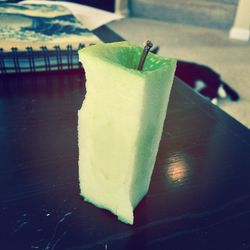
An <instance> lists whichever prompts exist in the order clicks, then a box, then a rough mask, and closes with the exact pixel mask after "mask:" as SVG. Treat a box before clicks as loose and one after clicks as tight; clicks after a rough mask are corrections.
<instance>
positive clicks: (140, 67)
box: [137, 40, 153, 71]
mask: <svg viewBox="0 0 250 250" xmlns="http://www.w3.org/2000/svg"><path fill="white" fill-rule="evenodd" d="M144 44H145V45H144V49H143V51H142V55H141V58H140V62H139V64H138V67H137V70H140V71H142V70H143V66H144V63H145V60H146V57H147V55H148V52H149V51H150V49H151V48H152V47H153V43H152V42H151V41H149V40H147V41H146V42H145V43H144Z"/></svg>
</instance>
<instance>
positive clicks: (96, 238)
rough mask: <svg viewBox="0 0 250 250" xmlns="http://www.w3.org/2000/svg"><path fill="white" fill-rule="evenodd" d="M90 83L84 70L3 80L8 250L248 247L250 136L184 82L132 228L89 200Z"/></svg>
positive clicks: (0, 216)
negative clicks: (81, 135)
mask: <svg viewBox="0 0 250 250" xmlns="http://www.w3.org/2000/svg"><path fill="white" fill-rule="evenodd" d="M84 82H85V79H84V72H83V71H82V70H75V71H68V72H54V73H33V74H16V75H9V76H2V77H1V78H0V123H1V126H0V149H1V150H0V197H1V200H0V202H1V203H0V222H1V223H0V231H1V233H0V249H3V250H7V249H46V250H48V249H71V250H80V249H104V250H106V249H115V250H116V249H249V248H250V145H249V144H250V140H249V138H250V137H249V130H248V129H246V128H245V127H243V126H242V125H241V124H240V123H238V122H237V121H235V120H233V119H232V118H231V117H229V116H228V115H227V114H225V113H224V112H222V111H221V110H220V109H219V108H217V107H216V106H214V105H212V104H210V103H209V102H208V101H206V100H205V99H203V98H202V97H201V96H199V95H197V94H196V93H194V92H193V91H192V90H191V89H189V88H188V87H187V86H185V85H184V84H183V83H182V82H181V81H180V80H178V79H175V81H174V85H173V88H172V92H171V97H170V102H169V108H168V111H167V116H166V120H165V125H164V132H163V135H162V139H161V144H160V148H159V152H158V156H157V161H156V165H155V169H154V172H153V176H152V181H151V185H150V189H149V193H148V195H147V196H146V197H145V198H144V199H143V200H142V202H141V203H140V204H139V206H138V207H137V208H136V209H135V223H134V225H133V226H130V225H126V224H123V223H122V222H120V221H118V220H117V219H116V217H115V216H113V215H112V214H111V213H109V212H107V211H105V210H102V209H98V208H96V207H94V206H93V205H91V204H89V203H86V202H84V201H83V200H82V198H81V197H80V195H79V182H78V150H79V149H78V140H77V125H78V124H77V123H78V120H77V112H78V109H79V108H80V107H81V105H82V102H83V99H84V94H85V88H84ZM107 167H108V166H107Z"/></svg>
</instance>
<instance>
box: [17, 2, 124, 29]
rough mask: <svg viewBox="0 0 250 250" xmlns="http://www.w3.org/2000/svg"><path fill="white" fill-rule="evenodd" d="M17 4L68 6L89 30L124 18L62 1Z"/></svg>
mask: <svg viewBox="0 0 250 250" xmlns="http://www.w3.org/2000/svg"><path fill="white" fill-rule="evenodd" d="M19 4H57V5H62V6H64V7H66V8H68V9H69V10H70V11H71V12H72V14H73V15H75V17H76V18H77V19H78V20H79V21H80V22H81V23H82V24H83V26H84V27H86V28H88V29H89V30H94V29H96V28H98V27H100V26H102V25H104V24H106V23H109V22H111V21H114V20H118V19H121V18H124V16H122V15H119V14H114V13H111V12H108V11H105V10H100V9H97V8H93V7H90V6H86V5H82V4H77V3H71V2H63V1H47V0H26V1H21V2H19Z"/></svg>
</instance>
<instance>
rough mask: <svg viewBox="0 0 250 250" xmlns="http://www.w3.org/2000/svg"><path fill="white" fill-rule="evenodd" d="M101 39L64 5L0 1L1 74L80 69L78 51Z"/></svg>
mask: <svg viewBox="0 0 250 250" xmlns="http://www.w3.org/2000/svg"><path fill="white" fill-rule="evenodd" d="M98 42H101V41H100V39H99V38H98V37H97V36H96V35H94V34H93V33H92V32H91V31H90V30H88V29H87V28H86V27H84V25H83V24H81V23H80V22H79V21H78V20H77V19H76V18H75V16H74V15H73V14H72V13H71V12H70V11H69V10H68V9H67V8H65V7H63V6H60V5H38V4H34V5H33V4H25V5H19V4H7V3H5V4H0V73H16V72H35V71H53V70H62V69H74V68H79V62H78V54H77V50H78V49H79V48H83V47H85V46H89V45H92V44H96V43H98Z"/></svg>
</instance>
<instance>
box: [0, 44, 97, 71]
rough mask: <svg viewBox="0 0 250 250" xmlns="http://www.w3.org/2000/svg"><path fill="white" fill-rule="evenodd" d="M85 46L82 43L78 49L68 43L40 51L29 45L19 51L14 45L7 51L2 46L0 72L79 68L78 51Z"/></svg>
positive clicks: (42, 48)
mask: <svg viewBox="0 0 250 250" xmlns="http://www.w3.org/2000/svg"><path fill="white" fill-rule="evenodd" d="M89 45H93V44H89ZM84 47H85V44H82V43H80V44H79V45H78V48H77V49H73V47H72V45H67V46H66V48H65V49H61V48H60V46H59V45H56V46H54V50H48V48H47V47H46V46H42V47H40V50H39V51H36V50H33V48H32V47H27V48H26V51H18V48H16V47H14V48H12V49H11V51H6V52H5V51H4V49H3V48H0V74H6V73H20V72H42V71H45V72H46V71H55V70H67V69H78V68H80V67H81V65H80V64H79V59H78V53H77V51H78V50H79V49H81V48H84Z"/></svg>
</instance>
